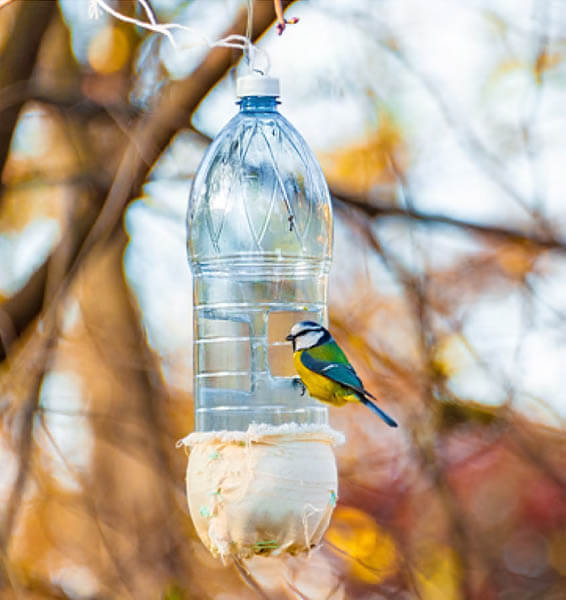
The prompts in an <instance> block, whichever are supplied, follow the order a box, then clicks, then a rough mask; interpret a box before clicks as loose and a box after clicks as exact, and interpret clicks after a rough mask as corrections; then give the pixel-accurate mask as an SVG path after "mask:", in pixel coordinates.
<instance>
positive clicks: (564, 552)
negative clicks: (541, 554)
mask: <svg viewBox="0 0 566 600" xmlns="http://www.w3.org/2000/svg"><path fill="white" fill-rule="evenodd" d="M548 562H549V563H550V564H551V565H552V566H553V567H554V568H555V569H556V570H557V571H558V572H559V573H560V574H561V575H566V530H563V531H557V532H555V533H554V534H553V536H552V538H551V539H550V545H549V548H548Z"/></svg>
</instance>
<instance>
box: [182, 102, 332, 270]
mask: <svg viewBox="0 0 566 600" xmlns="http://www.w3.org/2000/svg"><path fill="white" fill-rule="evenodd" d="M187 225H188V241H189V253H190V256H191V259H192V260H197V259H199V260H200V259H205V258H206V259H211V258H214V257H216V258H217V257H221V256H225V255H232V254H234V253H240V252H242V253H249V252H252V253H260V254H262V253H268V254H269V253H272V252H279V253H282V254H283V255H290V256H319V257H321V258H328V257H329V256H330V253H331V245H332V208H331V204H330V197H329V193H328V187H327V185H326V180H325V178H324V175H323V173H322V170H321V168H320V165H319V164H318V161H317V160H316V158H315V156H314V154H313V153H312V152H311V150H310V148H309V147H308V145H307V144H306V142H305V140H304V139H303V138H302V136H301V135H300V134H299V133H298V132H297V130H296V129H295V128H294V127H293V126H292V125H291V123H290V122H289V121H288V120H287V119H286V118H285V117H284V116H283V115H281V114H280V113H279V112H245V111H242V112H240V113H238V114H237V115H235V116H234V117H233V118H232V119H231V120H230V121H229V122H228V124H227V125H226V126H225V127H224V128H223V129H222V131H221V132H220V133H219V134H218V135H217V136H216V138H215V139H214V141H213V143H212V144H211V146H210V147H209V149H208V151H207V152H206V154H205V156H204V158H203V160H202V162H201V165H200V166H199V168H198V170H197V173H196V175H195V179H194V182H193V187H192V191H191V195H190V201H189V211H188V214H187Z"/></svg>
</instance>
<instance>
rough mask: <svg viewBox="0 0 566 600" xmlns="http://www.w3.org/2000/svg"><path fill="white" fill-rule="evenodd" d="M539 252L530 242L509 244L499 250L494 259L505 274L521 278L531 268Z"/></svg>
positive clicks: (513, 277)
mask: <svg viewBox="0 0 566 600" xmlns="http://www.w3.org/2000/svg"><path fill="white" fill-rule="evenodd" d="M539 253H540V250H539V249H538V248H536V247H535V246H534V245H531V244H510V245H508V246H506V247H504V248H502V249H501V250H499V251H498V252H497V253H496V254H495V259H496V261H497V262H498V263H499V266H500V267H501V269H502V270H503V271H504V272H505V274H506V275H507V276H509V277H511V278H512V279H518V280H522V279H524V277H525V276H526V275H528V274H529V273H530V272H531V270H532V269H533V267H534V265H535V262H536V259H537V258H538V256H539Z"/></svg>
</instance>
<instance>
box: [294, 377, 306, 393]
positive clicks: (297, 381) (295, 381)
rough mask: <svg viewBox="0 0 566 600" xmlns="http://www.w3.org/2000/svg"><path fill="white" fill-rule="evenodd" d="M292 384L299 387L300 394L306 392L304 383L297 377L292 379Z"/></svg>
mask: <svg viewBox="0 0 566 600" xmlns="http://www.w3.org/2000/svg"><path fill="white" fill-rule="evenodd" d="M293 386H294V387H300V388H301V396H304V395H305V394H306V391H307V388H306V387H305V384H304V383H303V382H302V381H301V380H300V379H299V378H298V377H296V378H295V379H293Z"/></svg>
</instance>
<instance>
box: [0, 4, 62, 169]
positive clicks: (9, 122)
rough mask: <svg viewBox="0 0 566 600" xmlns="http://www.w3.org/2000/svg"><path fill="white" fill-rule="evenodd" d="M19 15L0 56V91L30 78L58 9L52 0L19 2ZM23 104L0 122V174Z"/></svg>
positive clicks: (8, 110)
mask: <svg viewBox="0 0 566 600" xmlns="http://www.w3.org/2000/svg"><path fill="white" fill-rule="evenodd" d="M18 4H19V12H18V17H17V19H16V23H15V26H14V29H13V30H12V32H11V33H10V36H9V38H8V41H7V42H6V46H5V48H4V52H3V53H2V55H1V56H0V90H5V89H6V88H9V87H11V86H13V85H15V84H17V83H18V82H21V81H25V80H27V79H29V78H30V76H31V74H32V71H33V68H34V66H35V61H36V58H37V55H38V52H39V48H40V46H41V40H42V38H43V35H44V34H45V32H46V31H47V28H48V26H49V23H50V22H51V18H52V16H53V15H54V13H55V10H56V8H57V3H56V2H55V1H54V0H26V2H23V1H21V2H19V3H18ZM22 105H23V102H16V103H14V104H13V105H11V106H10V107H8V108H7V109H6V110H4V112H3V114H2V119H0V174H1V173H2V171H3V169H4V164H5V163H6V158H7V157H8V151H9V149H10V143H11V141H12V134H13V131H14V127H15V126H16V123H17V121H18V116H19V114H20V109H21V108H22Z"/></svg>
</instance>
